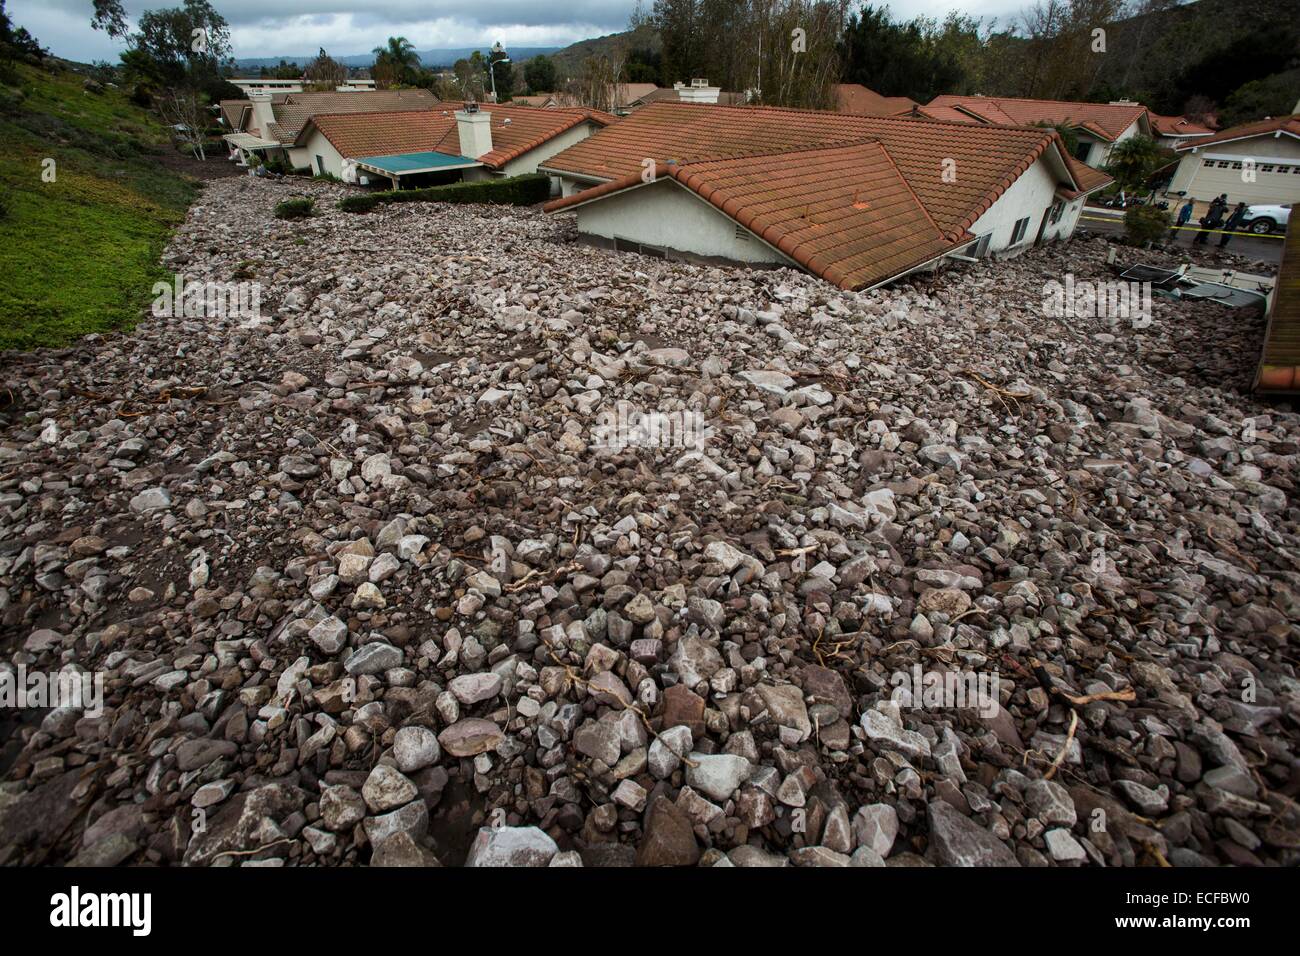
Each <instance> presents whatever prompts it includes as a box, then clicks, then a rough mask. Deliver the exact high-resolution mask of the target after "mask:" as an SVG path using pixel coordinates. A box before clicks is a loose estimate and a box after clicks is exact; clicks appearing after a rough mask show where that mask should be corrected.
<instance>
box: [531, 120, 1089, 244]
mask: <svg viewBox="0 0 1300 956" xmlns="http://www.w3.org/2000/svg"><path fill="white" fill-rule="evenodd" d="M866 139H872V140H876V141H878V142H879V143H880V144H881V145H882V146H883V147H884V148H885V150H886V151H887V152H888V153H889V156H890V157H891V159H892V160H893V163H894V164H895V166H896V167H897V169H898V171H899V172H900V173H901V175H902V176H903V178H904V179H905V180H906V181H907V183H908V185H909V186H910V187H911V189H912V191H913V192H914V193H915V194H916V196H917V198H918V199H919V200H920V202H921V204H922V205H923V206H924V207H925V209H926V211H927V213H928V214H929V215H930V216H931V218H933V220H934V221H935V223H936V224H937V225H938V226H939V228H940V230H941V231H942V232H943V234H944V235H945V236H947V237H948V238H950V239H952V240H953V241H956V240H957V239H958V238H959V237H960V236H961V235H963V234H964V232H965V230H966V229H967V228H968V227H969V226H970V225H971V224H972V223H974V222H975V220H977V219H978V218H979V217H980V216H981V215H983V213H984V212H985V210H987V209H988V208H989V207H990V206H991V205H993V203H994V201H996V200H997V198H998V197H999V196H1000V195H1002V193H1003V192H1004V191H1005V190H1006V188H1007V187H1008V186H1010V185H1011V184H1012V183H1013V182H1015V180H1016V179H1017V178H1018V177H1019V176H1020V174H1021V173H1022V172H1024V171H1025V170H1026V169H1028V168H1029V167H1030V166H1031V165H1033V163H1034V162H1035V161H1036V160H1037V159H1038V157H1039V156H1041V155H1042V154H1043V153H1044V152H1045V151H1046V150H1048V149H1049V148H1051V147H1052V146H1053V145H1055V146H1056V147H1057V149H1058V151H1059V154H1060V155H1061V156H1062V157H1064V159H1065V162H1066V164H1067V166H1068V168H1069V169H1070V171H1071V174H1072V178H1073V180H1074V181H1073V182H1072V183H1066V186H1067V188H1069V189H1071V190H1077V191H1083V192H1090V191H1092V190H1094V189H1097V188H1099V187H1100V186H1103V185H1105V184H1106V183H1108V182H1110V177H1109V176H1107V175H1105V174H1104V173H1102V172H1099V171H1098V170H1095V169H1091V168H1090V167H1088V166H1085V165H1084V164H1082V163H1080V162H1078V161H1077V160H1073V159H1071V158H1070V157H1068V156H1066V154H1065V147H1064V144H1063V143H1062V142H1061V139H1060V135H1059V134H1058V133H1056V132H1055V131H1054V130H1051V129H1043V128H1039V127H1028V128H1023V127H1002V126H972V125H969V124H966V123H946V122H940V121H936V120H929V119H909V118H902V117H873V116H858V115H854V114H850V113H832V112H825V111H819V110H795V109H779V108H774V107H735V106H708V105H700V104H690V103H652V104H650V105H649V106H646V107H644V108H642V109H640V110H637V111H636V112H634V113H632V114H631V115H630V116H628V117H626V118H625V119H622V120H620V121H619V122H618V123H616V124H614V125H611V126H609V127H607V128H605V129H603V130H601V131H600V132H598V133H596V134H595V135H594V136H591V137H588V138H587V139H585V140H583V141H582V142H581V143H578V144H576V145H574V146H571V147H569V148H568V149H566V150H564V151H563V152H561V153H558V154H557V155H555V156H552V157H551V158H550V159H548V160H547V161H546V162H545V163H544V164H543V165H544V168H545V169H547V170H551V171H554V172H561V173H565V172H567V173H572V174H576V175H578V176H582V177H586V178H590V179H593V180H597V181H608V180H616V179H620V178H622V177H625V176H628V175H630V174H633V173H637V174H639V173H640V171H641V168H642V161H643V160H644V159H646V158H651V159H653V160H655V161H656V162H664V161H672V160H676V161H678V162H689V161H693V160H704V159H719V158H723V157H728V156H751V155H754V154H757V153H773V152H784V151H788V150H797V149H807V148H809V147H813V146H826V145H828V144H831V143H844V142H848V141H859V142H860V141H862V140H866ZM948 159H951V160H952V161H953V162H952V163H951V164H948V163H945V160H948ZM948 170H951V172H952V174H953V175H952V176H945V172H946V171H948ZM945 180H951V181H945ZM862 185H864V186H865V185H867V182H866V181H865V180H864V181H863V184H862Z"/></svg>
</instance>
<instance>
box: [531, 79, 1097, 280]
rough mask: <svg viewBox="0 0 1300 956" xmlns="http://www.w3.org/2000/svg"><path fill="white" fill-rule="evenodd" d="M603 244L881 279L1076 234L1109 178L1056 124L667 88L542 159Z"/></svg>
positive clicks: (551, 208)
mask: <svg viewBox="0 0 1300 956" xmlns="http://www.w3.org/2000/svg"><path fill="white" fill-rule="evenodd" d="M541 171H543V172H547V173H550V174H552V175H555V176H558V177H560V179H561V185H562V191H563V196H562V198H560V199H556V200H553V201H552V202H550V203H548V204H547V206H546V207H545V208H546V210H547V211H548V212H552V213H557V212H562V211H570V210H572V211H574V212H576V214H577V219H578V222H577V225H578V232H579V234H580V235H582V236H583V238H585V239H586V240H588V241H590V242H593V243H594V244H597V245H602V246H606V247H612V248H615V249H619V250H627V251H636V252H642V253H648V254H651V255H662V256H667V257H670V258H685V259H700V260H704V261H713V262H732V263H744V264H750V265H769V266H776V265H784V266H790V267H794V268H802V269H806V270H808V271H809V272H812V273H814V274H815V275H818V276H821V277H822V278H824V279H826V280H827V281H829V282H833V283H835V284H836V285H839V286H841V287H843V288H848V289H865V288H871V287H873V286H876V285H880V284H881V283H884V282H887V281H889V280H890V279H894V278H897V277H898V276H901V275H904V274H906V273H908V272H912V271H915V270H917V269H919V268H923V267H926V266H928V265H930V264H932V263H934V262H936V261H937V260H939V259H941V258H943V257H945V256H954V255H956V256H963V257H981V256H985V255H991V254H999V255H1014V254H1016V253H1018V252H1020V251H1023V250H1024V249H1027V248H1030V247H1032V246H1034V245H1036V244H1039V243H1043V242H1049V241H1053V240H1055V239H1061V238H1066V237H1068V236H1070V235H1071V234H1072V233H1073V231H1074V228H1075V225H1076V223H1077V221H1078V216H1079V212H1080V210H1081V209H1082V206H1083V202H1084V198H1085V197H1086V196H1087V194H1088V193H1090V192H1092V191H1093V190H1096V189H1100V188H1101V187H1103V186H1105V185H1106V184H1107V183H1109V182H1110V178H1109V177H1108V176H1106V175H1105V174H1103V173H1100V172H1098V171H1097V170H1095V169H1092V168H1090V167H1088V166H1085V165H1083V164H1082V163H1080V162H1078V161H1077V160H1074V159H1072V158H1071V157H1070V156H1069V155H1068V154H1067V153H1066V151H1065V146H1064V143H1063V142H1062V140H1061V138H1060V136H1059V134H1057V133H1056V132H1055V131H1054V130H1050V129H1042V128H1022V127H1004V126H983V127H979V126H968V125H965V124H962V123H948V122H941V121H934V120H928V119H910V118H899V117H869V116H859V115H850V114H843V113H828V112H821V111H816V110H792V109H776V108H767V107H763V108H753V107H719V106H695V105H690V104H672V103H657V104H652V105H651V106H648V107H646V108H645V109H643V110H639V111H638V112H636V113H634V114H632V115H631V116H629V117H627V118H626V119H623V120H621V121H620V122H619V123H617V124H616V125H614V126H612V127H610V128H608V129H605V130H603V131H601V132H600V133H598V134H596V135H595V136H593V137H591V138H590V139H588V140H585V141H584V142H582V143H579V144H577V145H576V146H574V147H571V148H569V149H567V150H565V151H564V152H562V153H559V154H557V155H556V156H553V157H552V158H551V159H549V160H547V161H546V163H544V164H543V165H542V167H541Z"/></svg>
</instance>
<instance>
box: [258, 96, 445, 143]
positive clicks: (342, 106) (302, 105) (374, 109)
mask: <svg viewBox="0 0 1300 956" xmlns="http://www.w3.org/2000/svg"><path fill="white" fill-rule="evenodd" d="M438 102H439V101H438V97H436V96H434V95H433V94H432V93H430V92H429V91H428V90H418V89H417V90H353V91H351V92H347V93H287V94H283V102H280V101H278V100H275V99H273V101H272V106H271V111H272V113H273V115H274V116H275V122H274V123H271V124H270V129H265V130H262V131H261V133H262V135H263V136H265V137H267V138H269V139H277V140H279V141H280V142H281V143H284V144H286V145H288V144H289V143H292V142H293V141H294V140H295V139H296V138H297V136H298V134H299V133H300V132H301V131H302V128H303V127H304V126H305V125H306V124H307V121H308V120H309V119H311V118H312V117H313V116H317V115H320V114H323V113H381V112H383V113H389V112H399V111H402V110H416V109H430V108H432V107H434V106H436V105H438ZM250 122H251V120H250Z"/></svg>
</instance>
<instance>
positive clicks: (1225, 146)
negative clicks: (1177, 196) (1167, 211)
mask: <svg viewBox="0 0 1300 956" xmlns="http://www.w3.org/2000/svg"><path fill="white" fill-rule="evenodd" d="M1247 159H1253V160H1254V161H1255V181H1254V182H1245V181H1243V179H1242V173H1243V172H1244V169H1243V168H1233V166H1232V165H1231V164H1232V163H1244V161H1245V160H1247ZM1270 160H1272V162H1270ZM1207 161H1209V162H1211V163H1213V164H1214V165H1212V166H1210V165H1206V162H1207ZM1220 162H1226V163H1229V166H1228V167H1227V168H1223V167H1220V166H1219V165H1218V164H1219V163H1220ZM1270 165H1271V166H1273V169H1271V170H1268V171H1265V170H1264V169H1263V167H1265V166H1270ZM1169 192H1171V193H1178V192H1185V193H1187V194H1188V195H1189V196H1190V197H1191V198H1193V199H1199V200H1203V201H1209V200H1211V199H1213V198H1214V197H1215V196H1218V195H1220V194H1221V193H1227V194H1228V200H1229V201H1230V202H1246V203H1255V204H1260V205H1272V204H1277V203H1286V202H1295V201H1296V200H1297V199H1300V140H1297V139H1296V138H1295V137H1292V136H1285V135H1284V136H1274V135H1273V134H1272V133H1268V134H1265V135H1264V136H1254V137H1251V138H1250V139H1242V140H1237V141H1236V142H1232V143H1211V144H1209V145H1207V146H1205V147H1201V148H1196V149H1192V150H1188V151H1187V152H1186V153H1183V154H1182V158H1181V159H1180V160H1179V161H1178V169H1177V170H1176V171H1175V172H1174V177H1173V179H1172V180H1171V181H1170V183H1169Z"/></svg>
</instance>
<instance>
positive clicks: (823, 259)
mask: <svg viewBox="0 0 1300 956" xmlns="http://www.w3.org/2000/svg"><path fill="white" fill-rule="evenodd" d="M655 176H656V180H659V179H672V180H675V181H676V182H677V183H679V184H680V185H681V186H683V187H685V188H687V189H689V190H691V191H692V192H694V193H696V194H698V195H699V196H700V197H701V198H702V199H704V200H706V201H708V202H710V203H712V204H713V205H714V206H716V207H717V208H718V209H720V210H721V211H722V212H723V213H725V214H726V215H727V216H729V217H731V218H732V219H734V220H735V221H736V222H738V223H740V224H741V225H742V226H744V227H745V228H746V229H748V230H749V231H750V232H752V233H754V234H755V235H756V236H758V237H759V238H760V239H762V240H763V241H764V242H766V243H767V244H768V245H770V246H772V247H774V248H775V249H777V250H779V251H780V252H781V253H783V254H784V255H786V256H788V257H789V258H791V259H793V260H794V261H795V262H797V263H798V264H799V265H801V266H803V267H804V268H806V269H808V270H809V271H810V272H812V273H814V274H816V275H818V276H821V277H822V278H823V279H826V280H827V281H828V282H833V283H835V284H836V285H839V286H841V287H842V288H846V289H859V288H866V287H869V286H873V285H877V284H879V283H881V282H884V281H886V280H887V279H891V278H893V277H895V276H897V275H901V274H902V273H904V272H907V271H909V270H910V269H912V268H914V267H916V266H919V265H922V264H924V263H926V262H929V261H931V260H932V259H935V258H937V257H939V256H941V255H942V254H944V253H945V252H948V251H950V250H951V249H952V248H954V246H955V245H956V244H957V243H956V242H954V240H953V238H952V237H949V236H945V235H944V233H943V231H942V230H941V229H940V228H939V226H938V225H937V224H936V223H935V221H934V220H933V219H932V218H931V217H930V214H929V213H928V212H926V209H925V206H924V205H922V203H921V200H920V199H919V198H917V195H916V193H915V192H914V191H913V190H912V187H911V186H910V185H908V182H907V180H906V178H904V176H903V174H902V173H901V172H900V171H899V169H898V167H897V166H896V165H895V164H894V161H893V159H892V158H891V157H890V155H889V152H888V151H887V150H886V149H885V148H884V146H882V145H881V144H880V143H878V142H875V141H866V142H858V143H846V144H840V145H828V146H815V147H810V148H807V149H796V150H788V151H785V152H777V153H766V154H758V155H751V156H737V157H729V158H726V159H713V160H699V161H696V162H687V163H680V164H678V163H659V164H658V165H657V166H656V167H655ZM645 185H646V183H645V181H644V180H643V179H642V175H641V171H640V170H637V171H636V172H634V173H630V174H629V175H627V176H624V177H622V178H620V179H617V180H614V181H612V182H609V183H605V184H604V185H602V186H598V187H596V188H595V189H589V190H586V191H584V192H581V193H578V194H577V195H574V196H569V197H566V198H564V199H559V200H555V201H553V202H551V203H548V204H547V205H546V207H545V209H546V210H547V211H548V212H555V211H559V210H562V209H568V208H572V207H573V206H577V205H581V204H584V203H587V202H591V201H592V200H594V199H599V198H601V197H603V196H606V195H610V194H612V193H616V192H621V191H623V190H627V189H639V188H642V187H644V186H645ZM968 238H969V237H963V239H962V241H965V240H966V239H968Z"/></svg>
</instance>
